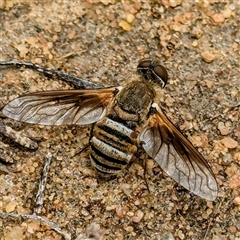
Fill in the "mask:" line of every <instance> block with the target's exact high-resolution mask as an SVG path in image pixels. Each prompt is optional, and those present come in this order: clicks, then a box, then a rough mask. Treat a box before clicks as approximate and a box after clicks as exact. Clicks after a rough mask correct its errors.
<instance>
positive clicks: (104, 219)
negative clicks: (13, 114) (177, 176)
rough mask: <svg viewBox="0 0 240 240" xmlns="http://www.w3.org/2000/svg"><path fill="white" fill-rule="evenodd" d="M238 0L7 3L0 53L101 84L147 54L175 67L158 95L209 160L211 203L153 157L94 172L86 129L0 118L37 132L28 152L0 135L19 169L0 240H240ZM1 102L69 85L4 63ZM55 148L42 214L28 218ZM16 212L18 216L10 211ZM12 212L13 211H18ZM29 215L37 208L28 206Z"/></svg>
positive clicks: (12, 178)
mask: <svg viewBox="0 0 240 240" xmlns="http://www.w3.org/2000/svg"><path fill="white" fill-rule="evenodd" d="M239 26H240V1H239V0H228V1H227V0H225V1H224V0H223V1H217V0H204V1H203V0H195V1H193V0H192V1H190V0H189V1H188V0H186V1H184V0H160V1H151V3H149V2H145V1H142V2H141V1H130V0H126V1H113V0H102V1H98V0H95V1H94V0H88V1H80V0H79V1H77V0H72V1H66V0H62V1H61V0H50V1H47V0H46V1H35V0H33V1H22V0H7V1H4V0H2V1H1V3H0V27H1V38H0V51H1V54H0V61H3V60H13V59H15V60H18V61H27V62H33V63H35V64H39V65H41V66H47V67H51V68H54V69H59V70H61V71H64V72H66V73H69V74H71V75H75V76H78V77H81V78H83V79H86V80H90V81H92V82H96V83H102V84H104V85H105V86H118V85H122V84H123V83H124V82H126V81H127V80H128V78H129V77H131V76H132V75H134V74H135V71H136V66H137V63H138V62H139V60H140V59H142V58H153V59H158V60H159V61H160V63H161V64H162V65H164V66H165V67H166V68H167V69H168V72H169V78H170V79H169V83H168V85H167V86H166V88H165V89H164V90H163V94H162V97H161V99H160V102H159V104H160V105H161V106H162V107H163V108H164V109H165V111H166V114H167V115H168V117H169V118H170V119H171V120H172V121H173V122H174V123H175V124H176V125H177V126H178V127H179V128H180V129H181V130H182V132H183V133H184V134H185V135H186V136H187V137H188V138H189V139H190V140H191V142H192V143H193V144H194V145H195V146H196V147H197V148H198V150H199V151H200V152H201V153H202V154H203V155H204V156H205V157H206V158H207V159H208V161H209V164H210V165H211V167H212V169H213V172H214V174H215V175H216V178H217V181H218V184H219V196H218V198H217V199H216V200H215V201H214V202H209V201H206V200H203V199H201V198H199V197H197V196H193V195H191V194H190V193H189V192H188V191H185V190H183V189H182V188H179V186H178V185H177V184H176V183H175V182H174V181H173V180H172V179H170V177H168V176H167V175H166V174H164V173H162V171H161V169H160V168H159V167H158V165H157V164H156V163H155V162H154V161H153V160H151V159H149V160H147V174H146V178H147V183H148V185H149V188H150V193H149V192H148V190H147V186H146V183H145V180H144V167H143V163H142V160H143V159H144V157H145V155H144V154H141V153H139V156H138V160H137V161H136V162H134V163H133V164H131V165H130V166H129V168H127V169H125V170H124V171H123V172H122V174H121V175H120V176H118V177H117V178H116V179H114V180H111V181H99V180H98V179H97V178H96V177H95V176H94V171H93V170H92V169H91V166H90V162H89V157H88V151H87V150H86V151H83V152H81V153H80V154H78V155H76V156H75V154H76V153H78V152H79V151H80V150H81V149H82V148H83V147H84V146H86V144H87V143H88V137H89V128H88V127H87V128H81V127H77V126H67V127H66V126H62V127H46V126H37V125H30V124H24V123H19V122H15V121H12V120H10V119H7V118H4V117H2V118H0V121H2V122H3V124H5V125H9V126H11V127H12V128H13V129H14V130H17V131H19V130H21V131H23V132H24V133H25V134H26V135H27V136H31V137H33V139H37V140H38V144H39V147H38V149H37V150H28V149H27V148H24V147H21V146H20V145H17V144H15V143H14V142H13V141H12V140H9V139H8V138H7V137H5V136H1V135H0V142H2V144H1V145H0V146H1V147H2V146H3V147H5V151H8V154H9V155H10V156H11V157H12V158H13V159H14V164H12V165H13V166H14V167H15V168H16V170H17V172H7V173H6V172H0V182H1V188H0V213H4V214H5V213H9V214H8V216H6V215H4V214H2V215H0V216H1V218H0V237H1V238H0V239H4V240H5V239H6V240H20V239H24V240H25V239H44V240H50V239H51V240H53V239H54V240H58V239H78V240H80V239H86V238H87V237H88V238H89V239H95V240H97V239H117V240H118V239H119V240H120V239H134V240H135V239H136V240H137V239H138V240H140V239H153V240H154V239H156V240H157V239H164V240H167V239H168V240H174V239H175V240H181V239H192V240H198V239H204V240H210V239H211V240H227V239H229V240H239V239H240V187H239V186H240V124H239V122H240V113H239V112H240V79H239V78H240V77H239V76H240V45H239V43H240V30H239ZM0 73H1V75H0V89H1V90H0V107H3V106H4V105H5V104H7V103H8V102H9V101H10V100H11V99H13V98H15V97H17V96H19V95H21V94H23V93H27V92H33V91H37V90H50V89H51V90H53V89H70V88H73V86H72V85H69V84H67V83H65V82H63V81H60V80H58V79H50V80H49V79H48V78H46V77H45V76H43V75H42V74H40V73H37V72H34V71H32V70H28V69H24V68H20V69H16V68H1V69H0ZM48 153H51V154H52V156H53V157H52V160H51V165H50V171H49V173H48V179H47V185H46V190H45V195H44V201H43V207H42V209H41V213H40V214H39V216H41V217H42V219H45V220H47V221H49V222H52V223H54V224H55V225H54V226H58V227H59V229H60V231H59V232H57V231H55V230H56V227H55V230H54V229H53V228H54V227H51V226H46V224H45V223H44V222H43V221H40V220H39V219H36V220H31V219H26V218H24V217H22V218H18V217H16V216H15V215H14V214H25V215H31V214H33V211H34V200H35V197H36V194H37V191H38V185H39V182H40V178H41V175H42V171H43V167H44V162H45V159H46V156H47V155H48ZM11 214H12V215H11ZM14 216H15V217H14ZM31 216H32V215H31Z"/></svg>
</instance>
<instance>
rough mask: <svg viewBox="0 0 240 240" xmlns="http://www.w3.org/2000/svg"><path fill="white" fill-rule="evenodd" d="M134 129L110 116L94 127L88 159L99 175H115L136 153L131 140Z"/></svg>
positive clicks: (117, 118)
mask: <svg viewBox="0 0 240 240" xmlns="http://www.w3.org/2000/svg"><path fill="white" fill-rule="evenodd" d="M135 128H136V125H135V124H133V122H130V123H129V122H127V121H124V120H122V119H120V118H119V117H117V116H114V115H111V114H110V115H108V116H107V117H105V118H104V119H103V120H101V121H99V122H97V123H96V124H95V125H94V128H93V134H92V136H93V137H92V138H91V150H92V151H91V154H90V157H91V161H92V164H93V166H94V167H95V168H96V170H97V171H98V173H99V174H100V175H102V176H105V177H107V176H111V175H116V174H117V173H118V172H119V171H121V170H122V169H123V168H124V167H125V166H126V165H127V164H128V163H129V162H130V160H131V159H132V157H133V156H134V154H135V153H136V151H137V147H136V146H135V143H134V142H133V140H132V138H131V134H132V133H133V132H134V129H135Z"/></svg>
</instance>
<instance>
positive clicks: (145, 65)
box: [137, 59, 152, 70]
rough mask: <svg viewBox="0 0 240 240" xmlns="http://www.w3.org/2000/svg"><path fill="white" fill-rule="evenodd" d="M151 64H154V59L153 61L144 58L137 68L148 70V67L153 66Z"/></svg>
mask: <svg viewBox="0 0 240 240" xmlns="http://www.w3.org/2000/svg"><path fill="white" fill-rule="evenodd" d="M151 64H152V61H151V60H148V59H146V60H142V61H141V62H140V63H139V64H138V66H137V69H138V70H141V69H146V70H147V69H148V68H149V67H150V66H151Z"/></svg>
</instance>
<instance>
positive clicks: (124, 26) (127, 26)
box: [119, 20, 132, 31]
mask: <svg viewBox="0 0 240 240" xmlns="http://www.w3.org/2000/svg"><path fill="white" fill-rule="evenodd" d="M119 27H121V28H122V29H123V30H125V31H130V30H131V29H132V27H131V25H130V24H129V23H128V22H126V21H124V20H121V21H120V22H119Z"/></svg>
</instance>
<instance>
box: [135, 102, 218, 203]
mask: <svg viewBox="0 0 240 240" xmlns="http://www.w3.org/2000/svg"><path fill="white" fill-rule="evenodd" d="M152 107H153V109H154V113H153V114H152V115H151V116H150V117H149V123H148V126H146V127H145V128H144V129H143V131H142V132H141V134H140V136H139V140H140V142H141V143H142V146H143V148H144V150H145V151H146V152H147V153H148V155H149V156H150V157H152V158H153V159H154V160H155V161H156V162H157V163H158V164H159V166H160V167H161V168H162V169H163V170H164V171H165V172H166V173H167V174H168V175H169V176H170V177H172V178H173V179H174V180H175V181H176V182H178V183H179V184H180V185H182V186H183V187H185V188H186V189H188V190H189V191H191V192H193V193H194V194H196V195H198V196H199V197H202V198H205V199H207V200H210V201H213V200H214V199H215V198H216V197H217V194H218V186H217V182H216V179H215V177H214V174H213V172H212V170H211V168H210V166H209V165H208V163H207V161H206V160H205V159H204V158H203V156H202V155H201V154H200V153H199V152H198V151H197V150H196V149H195V148H194V146H193V145H192V144H191V143H190V142H189V141H188V140H187V139H186V138H185V137H184V136H183V135H182V134H181V133H180V131H179V130H178V129H177V128H176V127H175V126H174V125H173V124H172V123H171V122H170V120H169V119H168V118H167V117H166V116H165V115H164V113H163V112H162V111H161V109H160V108H159V107H158V105H157V104H156V103H154V104H153V105H152Z"/></svg>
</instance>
